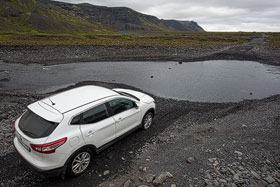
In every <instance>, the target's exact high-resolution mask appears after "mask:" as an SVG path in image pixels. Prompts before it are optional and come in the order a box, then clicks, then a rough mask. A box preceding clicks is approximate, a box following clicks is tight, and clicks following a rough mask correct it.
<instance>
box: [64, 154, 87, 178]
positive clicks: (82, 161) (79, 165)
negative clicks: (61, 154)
mask: <svg viewBox="0 0 280 187" xmlns="http://www.w3.org/2000/svg"><path fill="white" fill-rule="evenodd" d="M91 159H92V152H91V151H90V150H89V149H84V150H81V151H79V152H78V153H76V154H75V155H74V156H73V157H72V158H71V159H70V161H69V163H68V173H69V174H70V175H72V176H78V175H81V174H82V173H84V172H85V171H86V170H87V168H88V167H89V165H90V162H91Z"/></svg>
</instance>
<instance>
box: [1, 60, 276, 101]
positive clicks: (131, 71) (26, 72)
mask: <svg viewBox="0 0 280 187" xmlns="http://www.w3.org/2000/svg"><path fill="white" fill-rule="evenodd" d="M0 70H1V71H0V75H1V77H8V78H9V79H10V80H9V81H7V80H6V79H5V81H1V82H0V90H3V91H12V90H16V91H26V92H41V93H45V92H50V91H55V90H57V89H59V88H63V87H66V86H69V85H72V84H75V83H78V82H81V81H105V82H118V83H124V84H128V85H132V86H134V87H137V88H140V89H142V90H145V91H147V92H150V93H152V94H155V95H158V96H163V97H169V98H176V99H184V100H190V101H201V102H237V101H241V100H244V99H260V98H264V97H267V96H271V95H275V94H280V67H277V66H270V65H263V64H260V63H257V62H251V61H235V60H232V61H229V60H219V61H203V62H192V63H183V64H179V63H178V62H93V63H71V64H60V65H53V66H41V65H28V66H26V65H18V64H5V63H0Z"/></svg>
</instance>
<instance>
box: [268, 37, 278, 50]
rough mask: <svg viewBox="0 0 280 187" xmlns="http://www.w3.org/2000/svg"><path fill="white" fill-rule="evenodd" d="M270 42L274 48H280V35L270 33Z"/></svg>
mask: <svg viewBox="0 0 280 187" xmlns="http://www.w3.org/2000/svg"><path fill="white" fill-rule="evenodd" d="M268 42H269V45H270V47H272V48H280V33H270V34H269V37H268Z"/></svg>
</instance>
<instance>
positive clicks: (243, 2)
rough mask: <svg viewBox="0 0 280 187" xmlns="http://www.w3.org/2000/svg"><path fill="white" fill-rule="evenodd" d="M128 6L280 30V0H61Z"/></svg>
mask: <svg viewBox="0 0 280 187" xmlns="http://www.w3.org/2000/svg"><path fill="white" fill-rule="evenodd" d="M61 1H64V2H68V3H83V2H87V3H91V4H94V5H102V6H111V7H122V6H126V7H129V8H132V9H134V10H136V11H139V12H141V13H145V14H150V15H154V16H157V17H158V18H162V19H178V20H193V21H197V22H198V23H199V24H200V25H201V26H202V27H203V28H204V29H206V30H207V31H271V32H280V1H279V0H266V1H264V0H176V1H170V0H153V1H151V0H149V1H147V0H133V1H132V0H61Z"/></svg>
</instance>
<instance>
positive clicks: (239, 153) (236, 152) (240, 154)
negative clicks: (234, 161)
mask: <svg viewBox="0 0 280 187" xmlns="http://www.w3.org/2000/svg"><path fill="white" fill-rule="evenodd" d="M234 153H235V154H237V156H238V157H241V156H242V155H243V153H241V152H240V151H234Z"/></svg>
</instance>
